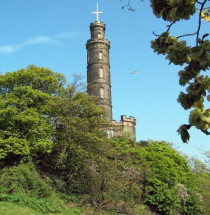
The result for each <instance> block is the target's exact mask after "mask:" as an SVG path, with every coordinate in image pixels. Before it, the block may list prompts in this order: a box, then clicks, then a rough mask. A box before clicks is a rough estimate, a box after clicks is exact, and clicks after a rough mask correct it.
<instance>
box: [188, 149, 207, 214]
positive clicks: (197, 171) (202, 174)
mask: <svg viewBox="0 0 210 215" xmlns="http://www.w3.org/2000/svg"><path fill="white" fill-rule="evenodd" d="M205 154H207V158H208V151H207V152H206V153H205ZM188 162H189V164H190V167H191V169H192V172H193V173H194V175H195V178H196V180H197V182H198V185H199V187H200V189H201V193H202V198H203V201H204V211H205V214H210V169H209V168H208V166H207V165H208V162H207V165H206V164H204V163H203V162H201V161H200V160H198V159H196V158H194V157H193V158H190V159H188Z"/></svg>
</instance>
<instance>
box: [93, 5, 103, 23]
mask: <svg viewBox="0 0 210 215" xmlns="http://www.w3.org/2000/svg"><path fill="white" fill-rule="evenodd" d="M96 8H97V11H96V12H92V13H94V14H96V21H97V22H99V14H100V13H103V12H99V11H98V3H97V7H96Z"/></svg>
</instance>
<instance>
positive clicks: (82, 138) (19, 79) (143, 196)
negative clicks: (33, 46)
mask: <svg viewBox="0 0 210 215" xmlns="http://www.w3.org/2000/svg"><path fill="white" fill-rule="evenodd" d="M80 87H81V84H80V82H79V80H78V78H76V79H74V80H73V84H70V85H69V84H67V83H66V81H65V77H64V76H63V75H61V74H58V73H55V72H53V71H51V70H49V69H46V68H39V67H35V66H33V65H31V66H28V67H27V68H26V69H21V70H19V71H16V72H13V73H6V74H5V75H0V168H1V169H0V214H3V213H4V214H15V213H14V211H17V212H18V211H19V210H20V211H21V214H23V215H24V214H32V215H33V214H53V213H56V214H152V212H149V210H148V209H147V208H146V206H145V205H147V207H149V208H150V210H151V211H153V212H155V213H158V214H174V215H177V214H180V215H181V214H190V215H197V214H209V205H208V204H209V202H210V201H209V199H210V194H209V193H210V192H209V190H210V188H209V185H210V180H209V179H210V173H209V169H208V168H207V166H206V165H204V164H202V163H201V162H199V161H198V160H196V159H191V160H189V161H188V159H187V158H184V157H182V156H181V155H180V154H179V153H178V152H177V151H176V150H175V149H173V148H172V147H171V144H169V143H167V142H165V141H159V142H158V141H153V140H150V141H142V142H140V143H136V142H133V141H132V140H131V139H130V138H129V134H128V133H125V134H124V136H123V137H119V138H114V139H107V137H106V136H107V135H106V129H107V128H108V127H109V123H107V121H106V119H105V117H104V112H103V110H101V109H100V108H99V107H98V106H96V105H95V101H94V98H92V97H90V96H89V95H88V94H87V93H85V92H82V91H81V90H80ZM14 208H15V209H14ZM13 209H14V210H13ZM11 210H12V211H11ZM4 211H6V212H4ZM24 211H26V212H24ZM19 214H20V213H19Z"/></svg>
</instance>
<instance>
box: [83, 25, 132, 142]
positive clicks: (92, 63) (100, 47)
mask: <svg viewBox="0 0 210 215" xmlns="http://www.w3.org/2000/svg"><path fill="white" fill-rule="evenodd" d="M105 28H106V27H105V24H104V23H103V22H98V21H96V22H93V23H91V24H90V31H91V39H89V40H88V41H87V43H86V49H87V89H88V93H89V94H90V95H92V96H95V97H96V98H97V100H96V103H97V105H98V106H100V107H101V108H102V109H104V110H105V112H106V117H107V120H108V121H109V122H110V124H111V127H110V128H109V129H108V130H107V134H108V136H109V137H119V136H122V135H123V132H124V131H127V132H129V133H130V134H131V136H132V138H133V139H134V140H135V139H136V119H135V118H134V117H129V118H127V117H126V116H124V115H123V116H121V121H120V122H116V121H115V120H112V98H111V79H110V62H109V49H110V42H109V41H108V40H107V39H106V38H105Z"/></svg>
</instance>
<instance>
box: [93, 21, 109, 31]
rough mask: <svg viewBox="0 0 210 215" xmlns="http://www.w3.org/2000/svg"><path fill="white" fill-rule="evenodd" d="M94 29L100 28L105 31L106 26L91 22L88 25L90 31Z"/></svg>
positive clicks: (101, 23)
mask: <svg viewBox="0 0 210 215" xmlns="http://www.w3.org/2000/svg"><path fill="white" fill-rule="evenodd" d="M95 27H102V28H103V29H104V31H105V30H106V25H105V24H104V23H103V22H98V21H95V22H91V23H90V30H91V31H92V30H93V28H95Z"/></svg>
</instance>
